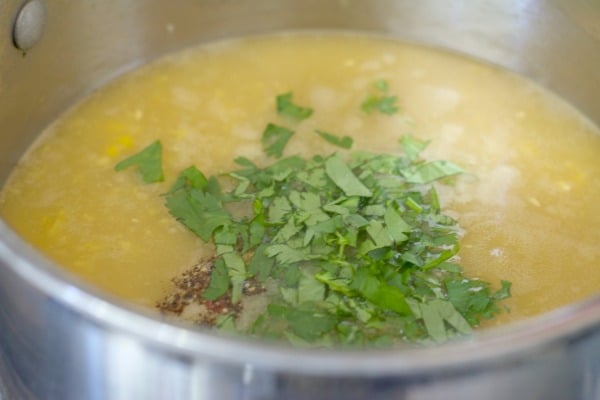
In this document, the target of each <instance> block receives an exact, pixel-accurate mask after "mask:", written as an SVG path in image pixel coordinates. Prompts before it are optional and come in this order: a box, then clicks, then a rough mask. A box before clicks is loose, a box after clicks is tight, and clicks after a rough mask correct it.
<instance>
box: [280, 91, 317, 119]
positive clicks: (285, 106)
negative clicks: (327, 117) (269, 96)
mask: <svg viewBox="0 0 600 400" xmlns="http://www.w3.org/2000/svg"><path fill="white" fill-rule="evenodd" d="M292 97H293V95H292V92H288V93H285V94H280V95H279V96H277V113H278V114H280V115H286V116H288V117H291V118H292V119H295V120H298V121H300V120H303V119H307V118H308V117H310V116H311V115H312V113H313V110H312V108H308V107H300V106H298V105H296V104H294V103H292Z"/></svg>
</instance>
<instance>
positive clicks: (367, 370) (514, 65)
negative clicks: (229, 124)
mask: <svg viewBox="0 0 600 400" xmlns="http://www.w3.org/2000/svg"><path fill="white" fill-rule="evenodd" d="M0 27H1V28H2V29H1V30H0V127H1V129H0V143H1V144H0V184H2V183H3V182H4V181H5V180H6V178H7V176H8V174H9V172H10V170H11V169H12V168H13V167H14V166H15V165H16V163H17V160H18V159H19V157H20V156H22V154H23V153H24V151H25V149H26V148H27V147H28V146H29V145H30V144H31V143H32V141H33V140H35V138H36V136H37V135H38V134H39V132H40V131H41V130H42V129H43V128H44V127H45V126H47V125H48V124H49V123H50V122H51V121H52V120H53V119H55V118H56V117H57V116H58V115H59V114H60V113H61V112H63V111H64V110H65V109H66V108H68V107H69V106H70V105H72V104H74V103H75V102H76V101H77V100H78V99H80V98H82V97H83V96H85V95H86V94H88V93H90V92H91V91H93V90H94V89H95V88H97V87H99V86H101V85H102V84H103V83H105V82H107V81H108V80H110V79H111V78H113V77H115V76H116V75H118V74H120V73H122V72H123V71H126V70H129V69H131V68H133V67H136V66H139V65H141V64H144V63H146V62H147V61H149V60H152V59H154V58H156V57H159V56H161V55H163V54H165V53H167V52H172V51H175V50H178V49H181V48H184V47H186V46H189V45H194V44H197V43H200V42H205V41H209V40H213V39H218V38H223V37H234V36H240V35H250V34H259V33H265V32H271V31H277V30H299V29H341V30H353V31H364V32H369V33H377V34H384V35H389V36H392V37H397V38H400V39H402V40H407V41H412V42H417V43H424V44H427V45H432V46H437V47H441V48H446V49H450V50H453V51H456V52H460V53H463V54H466V55H469V56H472V57H475V58H478V59H480V60H483V61H485V62H489V63H493V64H496V65H499V66H502V67H505V68H507V69H510V70H513V71H516V72H517V73H519V74H522V75H524V76H527V77H529V78H531V79H533V80H534V81H537V82H538V83H539V84H541V85H542V86H545V87H547V88H549V89H550V90H552V91H554V92H555V93H558V94H559V95H560V96H562V97H563V98H565V99H566V100H567V101H569V102H570V103H572V104H573V105H574V106H575V107H577V108H578V109H579V110H581V111H582V112H583V113H584V114H585V115H586V116H587V117H588V118H589V119H590V120H592V121H593V122H595V123H597V124H598V123H600V3H599V2H597V1H587V2H586V1H584V0H554V1H553V0H487V1H486V0H480V1H474V0H455V1H452V2H449V1H440V0H420V1H418V2H416V1H411V0H369V1H364V0H302V1H300V0H177V1H172V2H168V4H167V2H165V1H160V0H135V1H134V0H132V1H101V0H86V1H76V0H54V1H45V2H44V1H43V0H29V1H25V0H4V1H0ZM565 134H568V133H565ZM599 262H600V260H599ZM594 267H595V268H600V264H597V265H590V268H594ZM599 289H600V288H599ZM0 398H2V399H58V400H68V399H169V400H173V399H305V398H310V399H346V400H347V399H367V398H368V399H371V400H376V399H384V398H385V399H389V398H394V399H406V400H408V399H410V400H417V399H455V398H463V399H471V398H485V399H544V400H549V399H571V400H572V399H600V297H595V298H592V299H589V300H587V301H585V302H582V303H578V304H573V305H571V306H568V307H566V308H562V309H559V310H556V311H554V312H551V313H549V314H546V315H542V316H540V317H536V318H532V319H530V320H528V321H525V322H522V323H518V324H514V325H511V326H508V327H505V328H497V329H493V330H489V331H485V332H481V333H478V334H476V335H475V336H474V337H473V338H472V339H469V340H465V341H461V342H456V343H449V344H446V345H442V346H437V347H430V348H411V349H402V350H400V349H399V350H390V351H386V352H382V351H376V350H372V351H371V350H369V351H350V350H299V349H293V348H289V347H285V346H280V345H276V344H268V343H262V342H253V341H250V340H244V339H240V338H237V339H236V338H230V337H223V336H218V335H216V334H214V333H211V332H207V331H205V330H202V329H200V328H197V327H192V326H188V325H184V324H179V325H178V324H177V323H166V322H164V321H162V320H161V319H160V318H158V317H157V316H156V315H155V314H152V313H151V312H150V311H148V310H143V309H139V308H137V307H135V306H132V305H129V304H125V303H124V302H122V301H120V300H119V299H116V298H113V297H111V296H109V295H107V294H106V293H103V292H101V291H99V290H97V289H95V288H94V287H92V286H90V285H88V284H87V283H85V282H81V281H80V280H79V279H78V278H76V277H75V276H73V275H71V274H70V273H68V272H67V271H65V270H63V269H61V268H60V266H57V265H54V264H53V263H52V262H51V261H49V260H48V259H45V258H44V256H43V255H41V254H39V253H38V252H36V250H35V249H34V248H32V247H31V246H30V245H29V244H28V243H26V242H25V241H23V240H22V239H21V238H19V236H18V235H17V234H16V233H15V232H14V231H12V230H11V229H10V227H9V226H7V225H6V224H5V223H3V222H2V221H0Z"/></svg>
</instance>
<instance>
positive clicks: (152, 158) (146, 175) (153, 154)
mask: <svg viewBox="0 0 600 400" xmlns="http://www.w3.org/2000/svg"><path fill="white" fill-rule="evenodd" d="M134 165H135V166H137V167H138V170H139V171H140V173H141V174H142V180H143V181H144V182H145V183H155V182H162V181H164V179H165V178H164V176H163V171H162V144H161V143H160V141H158V140H157V141H155V142H154V143H152V144H150V145H149V146H148V147H146V148H145V149H143V150H142V151H140V152H139V153H136V154H134V155H132V156H130V157H127V158H126V159H124V160H122V161H121V162H119V163H118V164H117V165H115V171H122V170H124V169H126V168H129V167H131V166H134Z"/></svg>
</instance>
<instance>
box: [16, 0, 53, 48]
mask: <svg viewBox="0 0 600 400" xmlns="http://www.w3.org/2000/svg"><path fill="white" fill-rule="evenodd" d="M45 19H46V7H45V6H44V2H43V1H42V0H29V1H28V2H27V3H25V4H24V5H23V7H21V9H20V10H19V13H18V14H17V18H16V19H15V25H14V27H13V42H14V44H15V46H16V47H17V48H18V49H19V50H23V51H27V50H29V49H31V48H32V47H33V46H34V45H35V44H36V43H37V42H38V41H39V40H40V39H41V38H42V34H43V32H44V22H45Z"/></svg>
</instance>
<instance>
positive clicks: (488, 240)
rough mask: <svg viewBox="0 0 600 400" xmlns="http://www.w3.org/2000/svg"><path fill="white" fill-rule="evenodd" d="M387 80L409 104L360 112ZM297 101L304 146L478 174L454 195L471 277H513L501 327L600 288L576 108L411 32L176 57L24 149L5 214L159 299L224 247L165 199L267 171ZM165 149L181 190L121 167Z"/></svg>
mask: <svg viewBox="0 0 600 400" xmlns="http://www.w3.org/2000/svg"><path fill="white" fill-rule="evenodd" d="M379 79H385V80H386V81H387V82H388V83H389V86H390V91H391V92H393V93H394V94H397V95H398V100H399V105H400V108H401V109H400V112H399V113H397V114H395V115H391V116H388V115H368V114H365V113H362V112H360V103H361V101H362V100H363V98H364V94H365V93H366V92H368V90H369V88H370V87H371V85H372V84H373V82H374V81H377V80H379ZM288 91H293V94H294V99H295V100H297V101H298V102H299V103H300V104H305V105H309V106H311V107H313V108H314V109H315V113H314V115H313V116H312V117H311V118H310V119H308V120H306V121H303V122H302V123H300V124H299V125H298V128H297V134H296V135H294V137H293V138H292V139H291V140H290V143H289V145H288V146H287V148H286V154H296V153H297V154H301V155H304V156H308V155H311V154H315V153H323V152H327V153H329V152H332V151H335V150H336V149H335V148H334V147H333V146H331V145H329V144H327V143H325V142H323V141H321V140H317V139H316V137H315V135H314V134H313V131H314V130H315V129H324V130H327V131H331V132H336V133H339V134H343V135H348V136H351V137H352V138H353V139H354V143H355V144H354V148H356V149H361V150H368V151H374V152H390V151H394V149H398V151H399V150H400V147H399V146H398V145H397V143H398V139H399V137H400V136H401V135H403V134H405V133H411V134H413V135H414V136H416V137H418V138H420V139H424V140H431V144H430V145H429V147H428V148H427V149H426V150H425V152H424V155H425V157H426V158H427V159H438V158H443V159H448V160H452V161H453V162H455V163H457V164H459V165H462V166H463V167H464V168H465V169H466V170H468V172H469V173H468V174H466V175H464V176H460V177H459V178H457V180H456V184H455V185H454V186H453V187H446V186H440V187H439V190H440V196H441V200H442V203H443V205H444V207H445V208H446V209H447V210H449V212H450V213H452V215H455V216H456V217H457V219H458V220H459V222H460V224H461V227H462V228H463V229H464V233H465V234H464V237H463V238H462V239H461V252H460V253H459V254H460V259H461V265H463V267H464V268H465V270H466V272H467V274H469V275H471V276H477V277H480V278H482V279H484V280H487V281H490V282H494V283H497V282H499V281H500V280H501V279H505V280H508V281H511V282H512V294H513V297H512V298H511V299H509V300H507V301H506V302H505V304H506V305H507V306H508V307H509V308H510V312H509V313H503V314H501V315H499V316H498V317H497V318H495V319H493V320H491V321H488V322H486V324H487V325H488V326H489V325H494V324H501V323H507V322H510V321H515V320H519V319H522V318H525V317H529V316H533V315H536V314H539V313H543V312H546V311H549V310H552V309H554V308H556V307H560V306H563V305H566V304H569V303H571V302H574V301H577V300H580V299H583V298H586V297H588V296H590V295H592V294H594V293H597V292H598V289H599V288H600V268H598V267H600V265H598V263H599V260H600V247H599V246H598V243H599V242H600V229H599V228H598V227H599V226H600V213H599V212H598V211H599V209H598V208H599V206H598V203H597V201H598V199H600V179H598V177H599V176H600V163H599V162H598V160H597V157H598V155H599V154H600V134H599V132H598V130H597V129H596V128H595V127H593V126H592V125H591V124H590V123H589V122H588V121H586V120H585V119H584V118H582V116H581V115H579V114H578V113H577V112H576V111H575V110H573V109H572V108H570V107H569V106H568V105H566V104H565V103H563V102H562V101H561V100H560V99H558V98H556V97H554V96H552V95H551V94H549V93H547V92H545V91H543V90H541V89H540V88H538V87H536V86H535V85H533V84H532V83H530V82H528V81H525V80H523V79H521V78H519V77H517V76H514V75H512V74H510V73H507V72H506V71H502V70H499V69H497V68H494V67H492V66H489V65H485V64H481V63H478V62H475V61H473V60H470V59H467V58H464V57H460V56H457V55H454V54H449V53H446V52H443V51H439V50H434V49H430V48H425V47H420V46H414V45H408V44H403V43H399V42H396V41H393V40H388V39H383V38H375V37H362V36H353V35H334V34H290V35H279V36H272V37H259V38H249V39H243V40H237V41H230V42H223V43H217V44H212V45H208V46H203V47H199V48H197V49H191V50H187V51H185V52H182V53H179V54H175V55H171V56H169V57H166V58H164V59H162V60H159V61H157V62H154V63H152V64H150V65H148V66H145V67H143V68H141V69H139V70H136V71H134V72H132V73H129V74H127V75H125V76H123V77H122V78H120V79H117V80H116V81H115V82H114V83H112V84H110V85H108V86H106V87H104V88H102V89H101V90H99V91H97V92H96V93H93V94H92V95H91V96H89V98H87V99H86V100H85V101H83V102H82V103H81V104H79V105H77V106H76V107H75V108H74V109H73V110H71V111H69V112H68V113H67V114H66V115H65V116H63V117H62V118H60V119H59V120H58V121H57V122H56V123H55V124H53V125H52V126H51V127H50V128H49V129H48V130H47V131H46V132H45V133H44V134H43V135H42V137H41V138H40V139H39V141H38V142H37V143H36V144H35V145H34V146H32V148H31V150H30V151H29V152H28V153H27V154H26V155H25V157H23V159H22V161H21V162H20V164H19V165H18V166H17V168H16V169H15V171H14V173H13V174H12V176H11V178H10V180H9V181H8V183H7V184H6V186H5V188H4V189H3V191H2V194H1V197H0V213H1V215H2V217H3V218H4V219H6V221H7V222H8V223H9V224H10V225H11V226H12V227H13V228H14V229H15V230H16V231H17V232H18V233H19V234H20V235H22V237H24V238H25V239H26V240H27V241H29V242H31V243H32V244H33V245H34V246H36V247H37V248H39V249H40V250H41V251H43V252H44V253H45V254H47V255H48V256H49V257H50V258H51V259H53V260H55V261H56V262H58V263H59V264H61V265H63V266H64V267H65V268H68V269H69V270H71V271H72V272H74V273H75V274H77V275H79V276H81V277H82V278H83V279H85V280H87V281H89V282H92V283H93V284H94V285H97V286H99V287H100V288H102V289H104V290H106V291H108V292H110V293H113V294H115V295H117V296H120V297H122V298H125V299H127V300H129V301H132V302H136V303H138V304H142V305H146V306H154V305H155V304H156V302H157V301H159V300H160V299H161V298H162V297H164V296H165V294H166V293H167V292H168V291H169V290H170V281H171V279H172V278H173V277H175V276H178V275H180V274H181V273H182V272H183V271H185V270H187V269H188V268H190V266H192V265H194V264H195V263H197V262H198V260H199V259H201V258H202V257H203V256H205V255H206V254H210V253H211V252H212V251H213V250H212V247H211V246H210V245H207V244H204V243H203V242H202V241H201V240H200V239H198V238H197V237H195V236H194V235H193V234H192V233H191V232H189V231H188V230H187V229H186V228H185V227H183V226H182V225H181V224H180V223H179V222H177V221H176V220H175V219H174V218H172V217H171V216H170V215H169V213H168V210H167V209H166V208H165V206H164V199H163V198H162V197H161V196H160V195H161V194H162V193H165V192H166V191H168V189H169V187H170V185H171V184H172V183H173V181H174V179H175V177H176V176H177V174H178V173H179V171H181V170H182V169H183V168H186V167H188V166H189V165H191V164H195V165H196V166H198V168H199V169H200V170H202V171H203V172H204V173H205V174H207V175H209V174H215V173H219V172H223V171H228V170H230V169H232V168H233V166H234V164H233V159H234V158H235V157H237V156H239V155H243V156H245V157H247V158H249V159H252V160H253V161H256V162H258V163H261V162H262V163H264V162H265V161H266V158H265V156H264V154H263V151H262V147H261V143H260V137H261V134H262V131H263V129H264V126H265V125H266V124H267V123H269V122H271V121H272V120H273V119H274V118H275V116H276V114H275V110H274V106H273V104H274V98H275V97H276V96H277V95H279V94H281V93H285V92H288ZM157 139H160V140H161V142H162V144H163V168H164V173H165V177H166V181H165V182H162V183H158V184H153V185H143V184H140V179H139V176H138V175H136V174H135V173H115V171H114V169H113V167H114V165H115V164H116V163H117V162H119V161H120V160H122V159H123V158H125V157H126V156H129V155H131V154H132V153H135V152H137V151H139V150H140V149H142V148H143V147H145V146H146V145H148V144H149V143H151V142H153V141H154V140H157Z"/></svg>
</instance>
